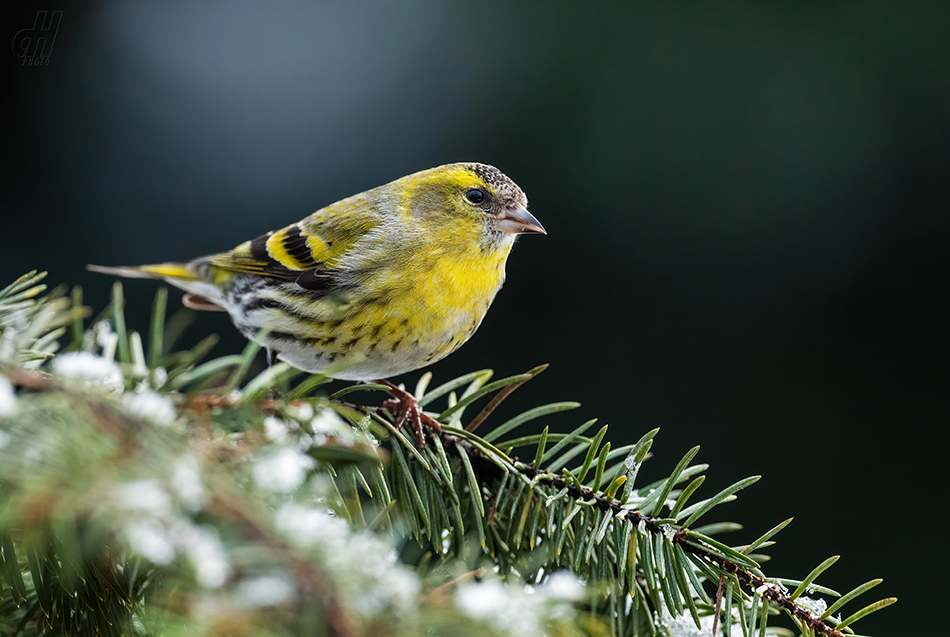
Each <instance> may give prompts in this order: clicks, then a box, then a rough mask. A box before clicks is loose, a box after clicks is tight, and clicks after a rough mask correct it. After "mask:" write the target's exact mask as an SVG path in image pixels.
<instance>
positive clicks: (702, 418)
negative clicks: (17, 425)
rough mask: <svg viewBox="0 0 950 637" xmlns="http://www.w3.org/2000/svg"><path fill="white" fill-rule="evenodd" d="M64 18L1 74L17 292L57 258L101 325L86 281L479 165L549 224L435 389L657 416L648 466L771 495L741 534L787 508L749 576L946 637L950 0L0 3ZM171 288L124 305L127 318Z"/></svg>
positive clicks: (637, 421) (92, 287) (618, 420)
mask: <svg viewBox="0 0 950 637" xmlns="http://www.w3.org/2000/svg"><path fill="white" fill-rule="evenodd" d="M57 9H61V10H63V11H64V13H63V17H62V21H61V24H60V27H59V31H58V33H57V35H56V37H55V42H54V46H53V48H52V50H51V51H50V52H49V58H48V65H46V63H45V62H44V65H43V66H22V62H23V61H22V60H21V59H20V58H18V57H16V55H15V54H14V53H15V52H16V51H15V49H11V50H10V53H8V54H5V55H4V57H5V62H4V68H5V69H6V70H5V74H6V78H5V82H4V85H5V86H6V87H7V89H6V90H5V91H4V99H3V100H2V101H0V104H2V106H0V108H2V109H3V115H2V117H0V125H2V127H3V131H4V136H3V140H4V142H3V150H2V154H3V158H4V168H3V170H2V171H0V179H2V183H3V186H2V191H0V198H2V199H0V202H2V203H0V205H2V222H3V223H2V226H0V275H2V276H0V278H2V279H3V282H6V281H9V280H11V279H12V278H14V277H15V276H17V275H18V274H20V273H22V272H24V271H26V270H29V269H33V268H39V269H47V270H49V271H50V280H51V281H52V282H54V283H59V282H62V283H68V284H81V285H82V286H83V288H84V291H85V298H86V300H87V301H88V303H89V304H90V305H92V306H93V307H96V308H101V307H102V306H103V305H104V304H105V303H106V300H107V297H108V292H109V288H110V286H111V281H110V280H109V279H107V278H106V277H102V276H98V275H92V274H89V273H86V272H85V271H84V269H83V268H84V265H85V264H86V263H101V264H129V263H143V262H155V261H164V260H175V259H186V258H189V257H191V256H195V255H198V254H202V253H207V252H213V251H217V250H222V249H226V248H229V247H231V246H233V245H235V244H237V243H239V242H240V241H242V240H244V239H247V238H250V237H253V236H256V235H258V234H260V233H261V232H263V231H266V230H269V229H274V228H278V227H281V226H283V225H285V224H287V223H289V222H292V221H295V220H297V219H298V218H300V217H303V216H304V215H306V214H308V213H310V212H311V211H313V210H315V209H316V208H318V207H320V206H323V205H325V204H328V203H330V202H333V201H335V200H337V199H340V198H342V197H344V196H347V195H350V194H353V193H356V192H359V191H362V190H365V189H367V188H370V187H373V186H376V185H379V184H381V183H384V182H387V181H389V180H391V179H394V178H397V177H399V176H402V175H404V174H408V173H411V172H414V171H416V170H420V169H422V168H427V167H430V166H434V165H437V164H441V163H447V162H452V161H460V160H478V161H483V162H488V163H492V164H495V165H497V166H498V167H500V168H501V169H502V170H504V171H505V172H506V173H508V174H509V175H510V176H511V177H512V178H514V179H515V180H516V181H517V182H518V183H519V184H520V185H521V186H522V187H523V188H524V190H525V191H526V192H527V193H528V197H529V200H530V208H531V210H532V212H534V213H535V215H536V216H537V217H538V218H539V219H540V220H541V221H542V222H543V223H544V225H545V226H546V228H547V229H548V231H549V235H548V236H547V237H534V236H532V237H526V238H524V239H523V240H522V241H520V242H519V245H518V246H516V249H515V250H514V252H513V255H512V257H511V260H510V261H509V268H508V272H509V278H508V283H507V284H506V286H505V288H504V290H503V291H502V292H501V294H500V295H499V297H498V299H497V300H496V302H495V305H494V307H493V308H492V311H491V312H489V315H488V318H487V319H486V321H485V323H484V324H483V326H482V328H481V329H480V331H479V332H478V333H477V334H476V335H475V337H474V338H473V340H472V341H471V343H470V344H468V345H467V346H466V347H463V348H462V349H461V350H460V351H459V352H458V353H456V354H455V355H453V356H452V357H450V358H449V359H448V360H446V361H443V362H441V363H439V364H437V365H435V366H434V367H433V368H432V371H433V372H434V373H435V375H436V382H438V381H439V379H442V380H447V379H448V378H450V377H453V376H454V375H457V374H461V373H464V372H468V371H471V370H473V369H479V368H484V367H492V368H494V369H495V370H496V373H497V374H499V375H507V374H511V373H517V372H520V371H524V370H525V369H528V368H530V367H532V366H534V365H536V364H539V363H542V362H549V363H551V368H550V369H549V370H548V371H547V372H545V373H544V374H543V375H542V376H541V377H539V378H538V379H537V380H535V381H533V382H532V383H531V384H529V385H528V386H526V387H525V388H523V389H522V390H520V391H519V392H518V393H517V394H515V395H514V396H513V397H512V398H511V399H510V401H509V402H508V403H507V404H506V405H505V406H504V407H503V408H502V410H501V413H500V414H499V416H498V418H497V419H496V420H495V422H496V423H499V422H501V421H502V419H504V418H505V417H506V416H510V415H513V414H514V413H517V412H518V411H519V410H521V409H525V408H527V407H530V406H533V405H536V404H540V403H543V402H553V401H558V400H570V399H576V400H579V401H581V402H582V403H583V407H582V409H581V410H579V411H576V412H571V413H570V414H566V415H565V414H562V415H559V416H558V417H556V418H551V419H549V420H547V421H544V423H548V424H551V425H552V427H553V428H555V429H559V430H561V431H566V430H568V429H569V428H573V426H575V425H576V424H578V423H579V422H581V421H582V420H586V419H587V418H590V417H593V416H597V417H600V418H601V422H606V423H609V424H610V425H611V429H610V433H609V434H608V436H609V438H610V439H611V440H613V441H614V445H618V444H623V443H627V442H630V441H633V440H635V439H636V438H638V437H639V436H640V435H641V434H642V433H643V432H645V431H646V430H648V429H650V428H653V427H657V426H659V427H661V428H662V429H661V433H660V434H659V437H658V439H657V441H656V444H655V451H656V453H655V457H654V459H653V460H652V461H651V462H650V463H648V465H647V467H645V470H644V471H645V472H646V474H647V477H648V478H649V477H651V476H652V477H653V478H657V477H661V474H662V475H666V473H664V472H667V471H669V470H670V469H671V468H672V466H673V465H674V464H675V462H676V461H677V460H678V459H679V457H680V456H681V455H682V454H683V453H684V452H685V451H686V450H687V449H688V448H690V447H691V446H693V445H695V444H700V445H702V447H703V449H702V451H701V452H700V456H699V460H701V461H707V462H710V463H711V464H712V467H711V469H710V471H709V475H710V480H708V481H707V486H706V487H704V490H705V489H709V491H707V492H706V493H707V495H710V494H711V493H712V492H714V491H715V490H717V489H718V488H721V487H724V486H726V485H727V484H729V483H731V482H732V481H734V480H736V479H739V478H741V477H744V476H746V475H750V474H763V475H764V476H765V478H764V479H763V480H762V481H761V482H759V483H758V484H756V485H755V486H754V487H752V488H751V489H749V490H748V491H747V492H744V493H743V494H741V496H740V499H739V501H738V502H736V503H734V504H731V505H729V506H728V507H725V508H723V509H721V513H720V514H719V515H720V516H721V517H726V518H729V519H736V520H741V521H744V522H746V523H747V524H748V527H747V529H746V530H745V531H742V532H740V533H739V534H737V535H735V536H733V537H729V538H728V540H729V541H732V542H735V543H740V542H741V541H747V540H751V539H753V538H754V537H756V536H758V535H759V534H760V533H761V532H763V531H764V530H766V529H767V528H769V527H771V526H772V525H773V524H775V523H777V522H779V521H780V520H782V519H784V518H785V517H788V516H792V515H794V516H795V517H796V521H795V522H794V523H793V524H792V526H791V527H789V529H787V530H786V531H784V532H783V533H782V535H781V536H780V537H779V539H780V544H779V545H778V546H777V547H775V549H773V554H774V556H775V557H774V559H773V561H772V562H771V563H770V564H769V565H768V566H767V572H769V573H770V574H776V575H782V576H786V577H792V578H801V577H803V576H804V575H805V574H806V573H807V572H808V571H809V570H810V569H811V568H812V567H813V566H814V565H816V564H818V563H819V562H820V561H821V560H822V559H824V558H825V557H827V556H829V555H832V554H837V553H841V554H843V558H842V559H841V561H840V562H839V563H838V565H836V566H835V567H834V568H833V569H832V570H831V571H829V572H828V573H827V574H826V575H824V576H823V577H822V580H821V581H823V583H825V584H826V585H830V586H833V587H838V588H840V589H843V590H848V589H849V588H850V587H852V586H854V585H857V584H859V583H862V582H864V581H866V580H868V579H871V578H873V577H879V576H880V577H884V578H885V582H884V584H883V585H881V586H880V587H878V588H877V589H875V591H874V595H877V597H882V596H890V595H897V596H898V597H900V598H901V601H900V603H899V605H897V606H896V607H892V608H891V609H888V610H886V611H883V612H881V613H879V614H877V615H875V616H873V617H872V618H870V619H868V620H865V621H864V622H863V623H862V624H861V625H859V627H860V628H861V631H860V632H862V633H867V634H874V635H878V636H882V635H889V634H892V635H896V634H908V633H914V634H925V633H926V634H939V632H942V630H940V631H938V626H940V627H944V626H945V617H944V615H945V612H944V611H940V610H939V607H938V606H937V604H938V603H940V602H942V601H943V592H942V589H943V588H944V587H943V584H942V582H943V579H944V578H945V576H944V574H943V572H942V571H943V570H945V568H946V566H947V558H946V552H945V549H944V548H943V547H942V541H941V540H940V539H939V537H940V535H939V534H940V532H941V528H942V527H943V526H944V524H945V523H946V518H947V515H946V509H947V506H948V497H947V494H946V491H945V489H944V487H942V486H941V485H942V483H941V482H940V480H941V479H943V475H944V473H945V470H944V467H945V466H946V462H945V460H944V448H945V447H946V443H947V425H948V415H950V414H948V411H950V410H948V406H950V405H948V402H950V401H948V386H947V384H948V354H950V351H948V350H950V347H948V346H950V341H948V338H947V325H948V319H950V296H948V293H950V289H948V287H950V286H948V278H947V271H948V268H947V265H948V250H950V215H948V206H950V172H948V171H950V35H948V34H950V3H940V2H932V3H928V2H874V3H867V2H850V3H847V2H795V3H755V4H753V3H745V4H722V3H703V4H699V3H696V4H692V3H689V4H684V3H680V4H670V3H666V4H662V5H661V4H658V3H657V4H652V3H651V4H633V3H617V4H610V5H608V4H601V5H597V6H592V5H591V6H584V7H582V6H580V5H579V4H577V3H554V2H538V3H530V4H529V3H518V4H515V3H502V2H478V3H474V4H473V3H457V4H449V3H444V2H438V1H435V0H432V1H430V2H416V1H410V0H402V1H401V2H398V3H369V4H362V5H359V6H356V5H355V4H348V5H346V6H343V5H342V3H318V2H306V1H303V0H296V1H289V2H284V3H280V4H279V5H276V4H274V5H270V4H265V3H257V2H251V1H250V0H229V1H224V0H211V1H206V2H200V3H197V2H192V1H190V0H169V1H164V2H158V1H154V2H142V3H131V2H125V1H122V0H102V1H100V2H96V3H88V4H84V5H83V4H79V3H72V2H70V3H64V2H59V3H57V2H53V1H52V0H51V1H50V2H46V1H45V0H44V1H43V2H12V1H11V2H5V3H4V4H3V8H2V9H0V11H2V15H3V20H2V24H3V30H4V37H5V38H6V41H12V40H13V38H14V36H15V34H16V33H17V32H18V31H19V30H20V29H26V28H30V27H32V26H33V22H34V19H35V16H36V11H37V10H48V11H53V10H57ZM156 287H157V286H156V285H154V284H150V283H147V282H134V283H131V284H129V285H128V286H127V294H128V297H129V299H130V303H129V310H128V314H129V316H130V322H131V325H132V326H133V327H138V328H139V329H143V328H144V327H145V325H146V324H147V320H148V319H147V317H148V312H149V308H150V305H151V298H152V295H153V294H154V292H155V288H156ZM211 331H216V332H218V333H220V334H221V335H222V341H221V343H220V344H219V346H218V347H217V348H216V351H215V353H216V354H218V355H221V354H225V353H233V352H236V351H239V349H240V348H241V347H243V342H242V340H241V339H240V338H239V337H238V336H237V335H236V333H235V332H233V330H232V329H231V327H230V325H229V324H228V323H227V319H226V317H224V316H223V315H206V316H203V317H200V318H199V321H198V322H197V323H196V325H195V326H194V327H193V328H192V330H191V332H190V339H191V340H192V341H196V340H197V339H198V338H200V337H201V336H203V335H205V334H206V333H208V332H211ZM417 376H418V374H412V375H408V376H407V377H406V378H405V379H404V380H406V381H407V382H408V383H410V384H412V383H414V382H415V378H416V377H417ZM544 423H542V424H544ZM740 535H741V536H742V537H739V536H740ZM870 600H871V598H869V601H870Z"/></svg>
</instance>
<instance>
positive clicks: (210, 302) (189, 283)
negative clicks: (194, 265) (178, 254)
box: [86, 263, 227, 312]
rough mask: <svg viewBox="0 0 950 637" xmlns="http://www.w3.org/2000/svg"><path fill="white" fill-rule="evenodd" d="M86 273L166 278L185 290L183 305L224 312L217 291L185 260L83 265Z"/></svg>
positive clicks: (127, 277) (135, 277)
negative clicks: (121, 264) (137, 263)
mask: <svg viewBox="0 0 950 637" xmlns="http://www.w3.org/2000/svg"><path fill="white" fill-rule="evenodd" d="M86 269H87V270H89V271H90V272H98V273H100V274H108V275H112V276H121V277H124V278H126V279H158V280H160V281H167V282H169V283H171V284H172V285H174V286H175V287H177V288H180V289H182V290H184V291H185V292H187V294H185V296H184V298H183V299H182V303H183V304H184V305H185V307H189V308H191V309H193V310H200V311H205V312H225V311H227V310H225V308H224V307H223V305H224V304H225V300H224V297H223V295H222V294H221V290H220V289H219V288H218V287H217V286H216V285H215V284H214V283H211V282H210V281H207V280H205V279H202V278H201V277H200V276H198V275H197V274H195V273H194V272H193V271H192V270H191V269H190V268H189V267H188V264H187V263H158V264H155V265H138V266H116V267H113V266H105V265H87V266H86Z"/></svg>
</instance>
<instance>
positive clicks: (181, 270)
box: [86, 263, 201, 281]
mask: <svg viewBox="0 0 950 637" xmlns="http://www.w3.org/2000/svg"><path fill="white" fill-rule="evenodd" d="M86 269H87V270H89V271H90V272H98V273H100V274H111V275H114V276H121V277H124V278H126V279H179V280H181V281H200V280H201V279H200V278H199V277H197V276H195V274H194V273H193V272H192V271H191V270H190V269H188V264H186V263H158V264H156V265H137V266H115V267H113V266H106V265H87V266H86Z"/></svg>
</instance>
